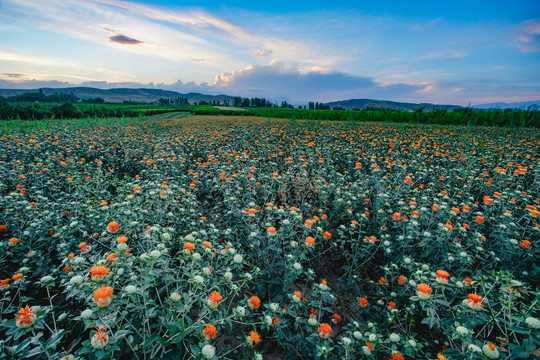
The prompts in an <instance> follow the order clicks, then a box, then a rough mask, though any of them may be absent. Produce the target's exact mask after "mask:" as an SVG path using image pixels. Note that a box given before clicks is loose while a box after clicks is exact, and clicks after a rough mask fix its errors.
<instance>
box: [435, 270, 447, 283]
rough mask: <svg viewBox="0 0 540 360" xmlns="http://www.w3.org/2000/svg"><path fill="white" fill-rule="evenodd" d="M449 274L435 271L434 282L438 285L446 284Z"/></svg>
mask: <svg viewBox="0 0 540 360" xmlns="http://www.w3.org/2000/svg"><path fill="white" fill-rule="evenodd" d="M449 277H450V274H449V273H448V272H447V271H444V270H437V275H436V281H437V282H438V283H439V284H448V278H449Z"/></svg>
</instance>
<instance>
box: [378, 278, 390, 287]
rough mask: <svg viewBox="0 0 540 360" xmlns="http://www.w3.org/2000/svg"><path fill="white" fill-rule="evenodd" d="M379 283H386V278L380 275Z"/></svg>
mask: <svg viewBox="0 0 540 360" xmlns="http://www.w3.org/2000/svg"><path fill="white" fill-rule="evenodd" d="M379 284H381V285H388V280H386V279H385V278H383V277H381V278H380V279H379Z"/></svg>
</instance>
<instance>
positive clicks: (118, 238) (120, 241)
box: [116, 236, 128, 244]
mask: <svg viewBox="0 0 540 360" xmlns="http://www.w3.org/2000/svg"><path fill="white" fill-rule="evenodd" d="M127 240H128V238H127V236H119V237H117V238H116V241H118V242H119V243H121V244H123V243H125V242H126V241H127Z"/></svg>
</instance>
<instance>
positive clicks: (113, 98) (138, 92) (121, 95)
mask: <svg viewBox="0 0 540 360" xmlns="http://www.w3.org/2000/svg"><path fill="white" fill-rule="evenodd" d="M37 91H39V89H0V96H5V97H8V96H13V95H20V94H23V93H26V92H37ZM42 91H43V93H44V94H45V95H51V94H53V93H54V92H63V93H68V94H73V95H76V96H78V97H79V98H81V99H88V98H96V97H100V98H102V99H104V100H105V101H106V102H111V103H115V102H117V103H121V102H123V101H133V102H154V101H157V100H158V99H159V98H171V99H173V98H178V97H183V98H187V99H188V101H189V102H190V103H194V102H201V101H206V102H209V103H212V102H214V101H216V102H219V103H220V104H223V103H224V102H228V103H229V104H231V105H232V104H233V101H234V97H233V96H229V95H205V94H200V93H187V94H181V93H178V92H176V91H168V90H161V89H131V88H116V89H98V88H92V87H69V88H42ZM325 104H326V105H328V106H330V108H342V109H345V110H353V109H366V108H371V109H388V110H399V111H416V110H419V109H422V110H424V111H433V110H443V109H446V110H448V111H453V110H458V109H461V108H463V107H462V106H459V105H439V104H430V103H421V104H414V103H405V102H397V101H388V100H373V99H350V100H341V101H332V102H328V103H325ZM534 105H536V106H537V107H540V100H537V101H526V102H520V103H502V102H499V103H490V104H480V105H473V106H472V107H473V108H477V109H491V108H498V109H509V108H516V109H528V108H529V107H530V106H534Z"/></svg>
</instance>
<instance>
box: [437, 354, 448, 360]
mask: <svg viewBox="0 0 540 360" xmlns="http://www.w3.org/2000/svg"><path fill="white" fill-rule="evenodd" d="M437 359H438V360H448V358H447V357H446V356H444V355H443V354H441V353H438V354H437Z"/></svg>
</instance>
